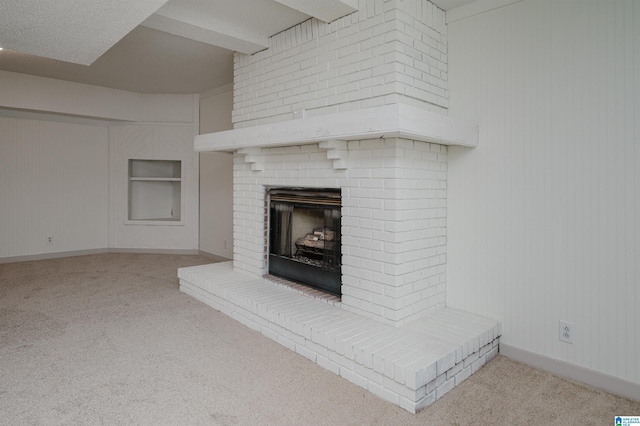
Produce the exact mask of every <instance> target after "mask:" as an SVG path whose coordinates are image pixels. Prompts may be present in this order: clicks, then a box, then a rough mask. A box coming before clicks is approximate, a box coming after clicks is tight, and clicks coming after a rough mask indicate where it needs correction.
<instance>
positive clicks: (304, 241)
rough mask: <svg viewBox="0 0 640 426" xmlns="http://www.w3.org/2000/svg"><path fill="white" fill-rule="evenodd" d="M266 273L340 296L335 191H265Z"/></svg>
mask: <svg viewBox="0 0 640 426" xmlns="http://www.w3.org/2000/svg"><path fill="white" fill-rule="evenodd" d="M268 194H269V221H270V222H269V223H270V226H269V273H270V274H273V275H276V276H279V277H283V278H287V279H290V280H293V281H297V282H300V283H303V284H307V285H309V286H312V287H316V288H318V289H321V290H324V291H327V292H329V293H332V294H336V295H340V286H341V272H340V270H341V250H340V249H341V242H340V229H341V226H340V217H341V207H340V203H341V201H340V192H339V190H327V189H323V190H309V189H293V188H292V189H272V190H270V191H269V193H268Z"/></svg>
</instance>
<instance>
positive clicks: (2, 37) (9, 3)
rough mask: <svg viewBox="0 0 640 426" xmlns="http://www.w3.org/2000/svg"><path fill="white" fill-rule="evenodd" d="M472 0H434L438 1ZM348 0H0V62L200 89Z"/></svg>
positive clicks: (118, 83)
mask: <svg viewBox="0 0 640 426" xmlns="http://www.w3.org/2000/svg"><path fill="white" fill-rule="evenodd" d="M471 1H473V0H435V1H434V3H435V4H437V5H438V6H439V7H441V8H443V9H445V10H446V9H449V8H452V7H457V6H460V5H462V4H466V3H469V2H471ZM357 3H358V0H322V1H321V2H320V1H318V0H168V1H167V0H109V1H105V0H56V1H51V0H28V1H27V0H2V1H0V47H3V48H4V50H2V51H0V70H4V71H12V72H19V73H24V74H32V75H38V76H42V77H50V78H56V79H61V80H67V81H75V82H79V83H86V84H92V85H97V86H103V87H111V88H116V89H123V90H131V91H136V92H140V93H202V92H204V91H207V90H209V89H214V88H217V87H221V86H224V85H227V84H229V83H231V82H232V81H233V51H238V52H242V53H249V54H250V53H255V52H257V51H260V50H263V49H265V48H266V47H267V46H268V38H269V37H270V36H272V35H274V34H277V33H279V32H281V31H283V30H285V29H287V28H290V27H292V26H294V25H296V24H298V23H300V22H303V21H305V20H307V19H309V18H310V17H315V18H317V19H320V20H322V21H325V22H331V21H333V20H335V19H338V18H340V17H342V16H344V15H347V14H349V13H352V12H353V11H355V10H356V8H357Z"/></svg>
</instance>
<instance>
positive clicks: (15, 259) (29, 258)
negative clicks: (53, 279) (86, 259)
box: [0, 248, 109, 264]
mask: <svg viewBox="0 0 640 426" xmlns="http://www.w3.org/2000/svg"><path fill="white" fill-rule="evenodd" d="M103 253H109V249H107V248H104V249H88V250H74V251H59V252H55V253H40V254H29V255H25V256H12V257H0V264H2V263H17V262H31V261H34V260H47V259H59V258H63V257H73V256H86V255H89V254H103Z"/></svg>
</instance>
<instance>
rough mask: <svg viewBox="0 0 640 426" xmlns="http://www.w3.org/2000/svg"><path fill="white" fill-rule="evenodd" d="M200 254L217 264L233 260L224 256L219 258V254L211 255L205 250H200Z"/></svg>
mask: <svg viewBox="0 0 640 426" xmlns="http://www.w3.org/2000/svg"><path fill="white" fill-rule="evenodd" d="M198 254H199V255H200V256H204V257H208V258H209V259H211V260H214V261H216V262H229V261H231V260H233V259H229V258H227V257H224V256H218V255H217V254H213V253H209V252H208V251H204V250H200V251H199V253H198Z"/></svg>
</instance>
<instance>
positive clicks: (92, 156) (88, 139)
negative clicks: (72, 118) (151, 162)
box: [0, 117, 109, 258]
mask: <svg viewBox="0 0 640 426" xmlns="http://www.w3.org/2000/svg"><path fill="white" fill-rule="evenodd" d="M0 194H1V195H0V258H13V257H20V256H25V255H34V254H48V253H57V252H68V251H80V250H94V249H104V248H106V247H107V245H108V208H109V130H108V128H107V127H104V126H96V125H86V124H77V123H63V122H53V121H44V120H33V119H24V118H15V117H0ZM49 236H51V237H53V244H46V238H47V237H49Z"/></svg>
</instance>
